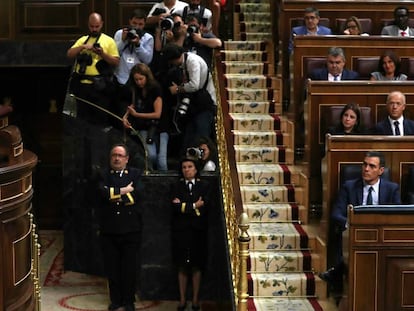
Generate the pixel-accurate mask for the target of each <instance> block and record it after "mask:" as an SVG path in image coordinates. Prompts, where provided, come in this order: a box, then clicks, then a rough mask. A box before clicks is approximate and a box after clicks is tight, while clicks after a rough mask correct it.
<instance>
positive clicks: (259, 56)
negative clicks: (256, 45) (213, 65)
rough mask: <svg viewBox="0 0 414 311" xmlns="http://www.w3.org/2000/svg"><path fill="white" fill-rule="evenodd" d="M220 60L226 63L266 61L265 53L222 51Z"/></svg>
mask: <svg viewBox="0 0 414 311" xmlns="http://www.w3.org/2000/svg"><path fill="white" fill-rule="evenodd" d="M221 55H222V59H223V60H224V61H227V62H229V61H230V62H236V61H239V62H260V61H266V52H263V51H255V50H252V51H245V50H223V51H221Z"/></svg>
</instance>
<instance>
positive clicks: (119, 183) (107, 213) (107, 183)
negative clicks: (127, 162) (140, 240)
mask: <svg viewBox="0 0 414 311" xmlns="http://www.w3.org/2000/svg"><path fill="white" fill-rule="evenodd" d="M140 176H141V171H140V170H138V169H136V168H126V169H124V170H123V171H122V173H120V172H115V171H114V170H109V171H106V172H104V173H103V174H102V178H101V180H100V182H99V193H100V199H101V200H100V204H99V207H100V220H101V221H100V224H101V232H102V233H109V234H123V233H129V232H137V231H141V227H142V224H141V213H142V206H140V205H139V203H138V199H139V195H140V194H141V193H142V186H141V183H140ZM130 182H132V186H133V187H134V191H132V192H130V193H127V194H124V195H121V194H120V191H121V190H120V188H122V187H125V186H127V185H128V184H129V183H130Z"/></svg>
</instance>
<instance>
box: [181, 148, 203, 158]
mask: <svg viewBox="0 0 414 311" xmlns="http://www.w3.org/2000/svg"><path fill="white" fill-rule="evenodd" d="M203 154H204V150H203V149H200V148H197V147H191V148H187V151H186V154H185V155H186V157H188V158H194V159H201V158H202V157H203Z"/></svg>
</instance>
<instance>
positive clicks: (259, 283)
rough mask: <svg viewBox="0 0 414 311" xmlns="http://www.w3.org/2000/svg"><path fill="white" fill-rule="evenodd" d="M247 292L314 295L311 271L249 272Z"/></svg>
mask: <svg viewBox="0 0 414 311" xmlns="http://www.w3.org/2000/svg"><path fill="white" fill-rule="evenodd" d="M249 277H250V279H249V283H250V284H249V285H250V286H249V292H250V294H251V295H253V296H268V297H269V296H289V297H295V296H297V297H306V296H312V297H313V296H314V295H315V288H314V286H313V284H311V283H313V282H310V281H313V280H314V276H313V274H312V273H299V272H292V273H250V275H249Z"/></svg>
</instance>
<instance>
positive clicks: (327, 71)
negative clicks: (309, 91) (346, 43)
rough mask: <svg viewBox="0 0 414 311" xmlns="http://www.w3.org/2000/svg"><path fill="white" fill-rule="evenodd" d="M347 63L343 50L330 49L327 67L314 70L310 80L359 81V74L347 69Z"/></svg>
mask: <svg viewBox="0 0 414 311" xmlns="http://www.w3.org/2000/svg"><path fill="white" fill-rule="evenodd" d="M345 63H346V59H345V54H344V50H343V49H341V48H338V47H332V48H329V50H328V56H327V58H326V67H324V68H319V69H315V70H313V71H312V72H311V73H310V74H309V76H308V78H309V79H311V80H327V81H341V80H358V78H359V75H358V73H357V72H355V71H352V70H348V69H345V68H344V67H345Z"/></svg>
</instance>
